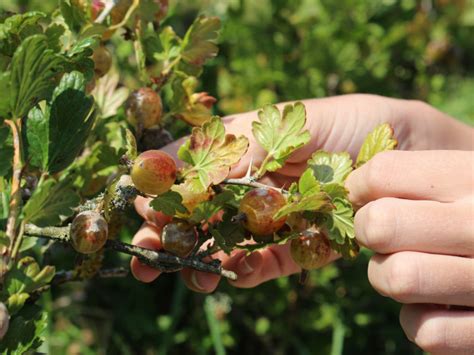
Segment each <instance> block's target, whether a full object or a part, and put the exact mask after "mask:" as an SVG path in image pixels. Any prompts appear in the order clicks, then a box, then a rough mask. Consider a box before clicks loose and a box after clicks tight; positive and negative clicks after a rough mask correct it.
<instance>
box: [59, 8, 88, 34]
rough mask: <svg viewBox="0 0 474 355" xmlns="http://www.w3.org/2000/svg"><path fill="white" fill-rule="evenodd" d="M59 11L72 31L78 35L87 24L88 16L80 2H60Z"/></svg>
mask: <svg viewBox="0 0 474 355" xmlns="http://www.w3.org/2000/svg"><path fill="white" fill-rule="evenodd" d="M59 9H60V10H61V15H63V17H64V20H65V21H66V24H67V25H68V27H69V29H70V30H71V31H73V32H76V33H78V32H80V30H81V28H82V26H84V25H85V24H86V23H87V14H86V13H85V11H84V9H83V8H82V7H81V6H80V3H79V2H78V1H71V0H60V1H59Z"/></svg>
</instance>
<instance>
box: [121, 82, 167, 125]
mask: <svg viewBox="0 0 474 355" xmlns="http://www.w3.org/2000/svg"><path fill="white" fill-rule="evenodd" d="M126 106H127V119H128V121H129V122H130V124H131V125H133V126H134V127H135V128H150V127H153V126H155V125H157V124H158V123H159V122H160V119H161V112H162V109H163V106H162V103H161V98H160V95H158V94H157V93H156V92H155V91H154V90H153V89H152V88H149V87H143V88H140V89H138V90H135V91H134V92H132V93H131V94H130V96H129V98H128V100H127V104H126Z"/></svg>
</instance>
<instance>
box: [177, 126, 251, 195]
mask: <svg viewBox="0 0 474 355" xmlns="http://www.w3.org/2000/svg"><path fill="white" fill-rule="evenodd" d="M248 144H249V143H248V139H247V138H246V137H244V136H240V137H238V138H237V137H235V136H234V135H233V134H225V128H224V124H223V123H222V121H221V119H220V118H219V117H213V118H212V119H211V120H210V121H208V122H206V123H204V125H203V126H202V127H195V128H193V131H192V134H191V137H190V138H189V139H188V140H187V142H186V143H185V144H184V145H182V146H181V147H180V149H179V151H178V157H179V158H180V159H181V160H183V161H184V162H185V163H187V164H189V165H190V166H187V167H186V168H185V170H184V172H183V177H184V178H185V184H186V185H187V186H188V187H189V189H190V190H191V191H194V192H202V191H206V190H207V188H208V187H209V186H211V185H217V184H219V183H221V182H222V181H223V180H224V179H225V178H226V177H227V176H228V175H229V171H230V168H231V166H232V165H234V164H236V163H237V162H238V161H239V160H240V158H241V157H242V156H243V155H244V154H245V152H246V151H247V148H248Z"/></svg>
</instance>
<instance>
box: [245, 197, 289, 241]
mask: <svg viewBox="0 0 474 355" xmlns="http://www.w3.org/2000/svg"><path fill="white" fill-rule="evenodd" d="M285 203H286V201H285V198H284V197H283V195H282V194H281V193H280V192H279V191H277V190H275V189H269V188H268V189H267V188H257V189H254V190H251V191H249V192H247V193H246V194H245V196H244V197H243V198H242V200H241V201H240V206H239V212H240V213H242V214H244V215H245V218H244V220H243V225H244V228H245V229H247V230H248V231H249V232H250V233H252V234H253V236H254V237H257V238H259V239H260V240H262V237H266V236H270V237H271V236H272V235H273V233H275V232H277V231H278V230H279V229H280V228H281V227H283V225H284V224H285V221H286V218H285V217H282V218H280V219H277V220H275V219H274V218H273V216H274V215H275V213H277V212H278V210H280V209H281V208H282V207H283V206H284V205H285ZM263 239H264V240H265V239H268V238H263Z"/></svg>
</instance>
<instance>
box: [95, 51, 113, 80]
mask: <svg viewBox="0 0 474 355" xmlns="http://www.w3.org/2000/svg"><path fill="white" fill-rule="evenodd" d="M92 60H93V61H94V72H95V74H96V75H97V77H98V78H100V77H102V76H104V75H105V74H107V72H108V71H109V70H110V68H111V67H112V55H111V54H110V52H109V50H108V49H107V48H105V47H104V46H99V47H97V48H96V49H95V50H94V53H92Z"/></svg>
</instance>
